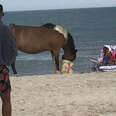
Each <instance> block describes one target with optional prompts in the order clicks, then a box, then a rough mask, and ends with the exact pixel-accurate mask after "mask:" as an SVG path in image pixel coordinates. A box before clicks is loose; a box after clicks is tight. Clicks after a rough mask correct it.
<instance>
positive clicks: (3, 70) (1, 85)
mask: <svg viewBox="0 0 116 116" xmlns="http://www.w3.org/2000/svg"><path fill="white" fill-rule="evenodd" d="M8 89H9V90H10V89H11V85H10V80H9V69H8V68H7V67H6V66H5V65H0V95H2V94H3V93H4V92H5V91H7V90H8Z"/></svg>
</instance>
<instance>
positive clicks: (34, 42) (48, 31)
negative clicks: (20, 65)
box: [10, 23, 77, 74]
mask: <svg viewBox="0 0 116 116" xmlns="http://www.w3.org/2000/svg"><path fill="white" fill-rule="evenodd" d="M10 26H11V25H10ZM11 29H12V32H13V34H14V36H15V38H16V44H17V48H18V50H20V51H22V52H25V53H29V54H37V53H40V52H43V51H50V52H51V54H52V59H53V61H54V62H55V67H56V71H59V54H60V49H61V48H63V50H64V55H63V56H62V58H63V59H67V60H70V61H74V60H75V58H76V52H77V50H76V49H75V45H74V40H73V38H72V36H71V34H70V33H69V32H68V31H67V30H65V29H64V28H63V27H61V26H59V25H55V24H51V23H48V24H45V25H42V26H40V27H34V26H23V25H12V26H11ZM11 66H12V69H13V72H14V74H17V72H16V69H15V60H14V63H13V64H12V65H11Z"/></svg>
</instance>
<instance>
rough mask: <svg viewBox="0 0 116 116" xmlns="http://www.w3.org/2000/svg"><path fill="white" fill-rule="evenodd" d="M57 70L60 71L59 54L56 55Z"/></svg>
mask: <svg viewBox="0 0 116 116" xmlns="http://www.w3.org/2000/svg"><path fill="white" fill-rule="evenodd" d="M55 65H56V72H59V56H55Z"/></svg>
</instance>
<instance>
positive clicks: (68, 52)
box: [62, 33, 77, 61]
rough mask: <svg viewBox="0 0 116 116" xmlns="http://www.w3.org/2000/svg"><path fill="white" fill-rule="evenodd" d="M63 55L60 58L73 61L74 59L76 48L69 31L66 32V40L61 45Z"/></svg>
mask: <svg viewBox="0 0 116 116" xmlns="http://www.w3.org/2000/svg"><path fill="white" fill-rule="evenodd" d="M63 49H64V55H63V56H62V59H66V60H70V61H74V60H75V59H76V53H77V49H75V45H74V40H73V38H72V36H71V34H70V33H68V40H67V42H66V44H65V45H64V47H63Z"/></svg>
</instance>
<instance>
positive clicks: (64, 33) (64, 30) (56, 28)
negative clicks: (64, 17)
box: [43, 23, 68, 40]
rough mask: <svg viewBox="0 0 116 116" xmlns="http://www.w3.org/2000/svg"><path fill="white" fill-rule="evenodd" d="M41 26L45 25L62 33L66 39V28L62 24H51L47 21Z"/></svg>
mask: <svg viewBox="0 0 116 116" xmlns="http://www.w3.org/2000/svg"><path fill="white" fill-rule="evenodd" d="M43 26H44V27H46V28H49V29H53V30H56V31H58V32H59V33H61V34H63V36H64V38H65V39H66V40H68V31H67V30H66V29H64V28H63V27H62V26H60V25H55V24H52V23H47V24H45V25H43Z"/></svg>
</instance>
